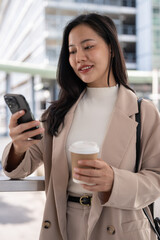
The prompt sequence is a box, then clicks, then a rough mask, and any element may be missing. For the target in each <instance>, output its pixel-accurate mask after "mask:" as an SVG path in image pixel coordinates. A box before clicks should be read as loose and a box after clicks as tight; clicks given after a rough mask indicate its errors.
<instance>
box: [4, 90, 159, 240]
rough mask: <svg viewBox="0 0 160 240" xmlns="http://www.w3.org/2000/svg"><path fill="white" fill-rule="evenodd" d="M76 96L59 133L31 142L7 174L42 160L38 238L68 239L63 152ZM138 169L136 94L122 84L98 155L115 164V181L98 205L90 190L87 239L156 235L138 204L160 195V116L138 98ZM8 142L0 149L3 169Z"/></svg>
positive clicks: (140, 239) (21, 173) (146, 239)
mask: <svg viewBox="0 0 160 240" xmlns="http://www.w3.org/2000/svg"><path fill="white" fill-rule="evenodd" d="M83 94H84V93H82V94H81V96H80V98H79V100H78V101H77V102H76V103H75V104H74V106H73V107H72V108H71V110H70V111H69V112H68V113H67V115H66V117H65V127H64V128H63V130H62V131H61V133H60V135H59V136H58V137H53V138H52V137H51V136H49V135H48V134H47V131H46V132H45V135H44V137H43V139H42V140H41V141H40V142H39V143H38V144H37V145H34V146H32V147H31V148H30V149H29V150H28V151H27V152H26V155H25V158H24V160H23V161H22V162H21V164H20V165H19V166H18V167H17V168H16V169H15V170H14V171H12V172H11V173H8V172H6V171H5V173H6V175H7V176H9V177H11V178H23V177H26V176H28V175H29V174H31V173H32V172H33V171H34V170H35V169H36V168H37V167H38V166H39V165H40V164H42V163H43V162H44V166H45V186H46V204H45V210H44V216H43V223H42V228H41V233H40V238H39V239H40V240H53V239H54V240H67V234H66V203H67V184H68V177H69V176H68V163H67V157H66V152H65V145H66V139H67V135H68V132H69V129H70V126H71V124H72V120H73V116H74V111H75V109H76V106H77V104H78V102H79V101H80V99H81V97H82V96H83ZM141 108H142V113H141V114H142V132H141V137H142V147H141V169H140V171H139V173H134V167H135V159H136V127H137V122H136V121H135V113H137V111H138V108H137V98H136V96H135V94H134V93H132V92H131V91H130V90H127V89H126V88H125V87H123V86H120V88H119V92H118V97H117V101H116V104H115V107H114V110H113V114H112V119H111V122H110V126H109V129H108V131H107V133H106V136H105V138H104V142H103V147H102V155H101V157H102V159H103V160H104V161H106V162H107V163H108V164H109V165H111V166H112V168H113V170H114V185H113V189H112V193H111V196H110V199H109V201H108V202H107V203H106V204H104V205H101V203H100V200H99V198H98V194H97V193H94V194H93V200H92V206H91V211H90V216H89V225H88V237H87V240H97V239H99V240H103V239H107V240H135V239H136V240H155V239H156V237H155V234H154V233H153V231H152V230H151V228H150V224H149V222H148V220H147V219H146V217H145V216H144V213H143V211H142V208H144V207H146V206H147V205H149V204H150V203H152V202H153V201H155V200H156V199H157V198H158V197H160V118H159V113H158V111H157V110H156V108H155V107H154V105H153V104H152V103H151V102H150V101H147V100H143V102H142V106H141ZM10 147H11V143H10V144H9V145H8V146H7V147H6V149H5V151H4V154H3V167H4V169H5V166H6V162H7V157H8V153H9V151H10Z"/></svg>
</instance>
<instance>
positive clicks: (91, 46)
mask: <svg viewBox="0 0 160 240" xmlns="http://www.w3.org/2000/svg"><path fill="white" fill-rule="evenodd" d="M93 47H94V45H89V46H86V47H85V48H84V49H86V50H87V49H91V48H93Z"/></svg>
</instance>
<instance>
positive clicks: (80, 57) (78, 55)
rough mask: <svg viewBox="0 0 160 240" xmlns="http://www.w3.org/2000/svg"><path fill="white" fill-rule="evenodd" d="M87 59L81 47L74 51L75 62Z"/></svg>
mask: <svg viewBox="0 0 160 240" xmlns="http://www.w3.org/2000/svg"><path fill="white" fill-rule="evenodd" d="M86 59H87V56H86V54H85V52H84V50H83V49H78V50H77V53H76V61H77V63H80V62H83V61H85V60H86Z"/></svg>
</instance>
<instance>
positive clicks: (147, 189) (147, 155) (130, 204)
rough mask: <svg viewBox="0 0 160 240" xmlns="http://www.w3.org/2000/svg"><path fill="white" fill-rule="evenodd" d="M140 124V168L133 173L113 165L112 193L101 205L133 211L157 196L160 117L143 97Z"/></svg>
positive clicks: (148, 203)
mask: <svg viewBox="0 0 160 240" xmlns="http://www.w3.org/2000/svg"><path fill="white" fill-rule="evenodd" d="M141 124H142V126H141V159H140V170H139V172H138V173H134V172H131V171H128V170H125V169H117V168H114V167H113V171H114V184H113V188H112V193H111V195H110V198H109V200H108V202H106V203H105V204H104V205H103V206H108V207H115V208H120V209H126V210H136V209H141V208H144V207H146V206H148V205H150V204H151V203H152V202H154V201H155V200H156V199H157V198H159V197H160V116H159V112H158V111H157V109H156V107H155V106H154V105H153V103H152V102H150V101H147V100H143V101H142V104H141ZM128 161H129V159H128Z"/></svg>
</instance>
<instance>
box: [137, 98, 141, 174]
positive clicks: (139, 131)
mask: <svg viewBox="0 0 160 240" xmlns="http://www.w3.org/2000/svg"><path fill="white" fill-rule="evenodd" d="M137 102H138V113H137V114H136V121H137V122H138V125H137V139H136V166H135V172H138V168H139V162H140V146H141V102H142V98H138V100H137Z"/></svg>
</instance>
